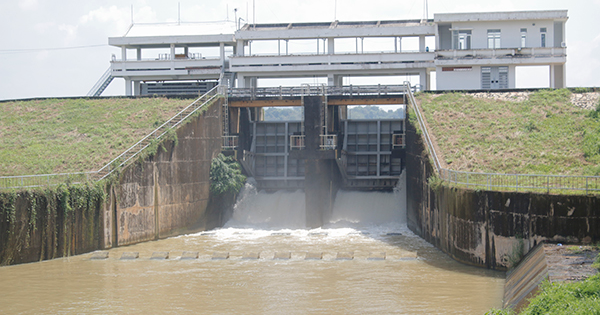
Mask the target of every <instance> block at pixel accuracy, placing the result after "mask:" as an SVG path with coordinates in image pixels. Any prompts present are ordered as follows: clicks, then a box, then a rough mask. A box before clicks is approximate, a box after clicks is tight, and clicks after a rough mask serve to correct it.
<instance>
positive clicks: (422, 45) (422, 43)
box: [419, 35, 425, 52]
mask: <svg viewBox="0 0 600 315" xmlns="http://www.w3.org/2000/svg"><path fill="white" fill-rule="evenodd" d="M419 52H425V35H419Z"/></svg>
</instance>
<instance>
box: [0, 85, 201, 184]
mask: <svg viewBox="0 0 600 315" xmlns="http://www.w3.org/2000/svg"><path fill="white" fill-rule="evenodd" d="M191 102H192V100H190V99H167V98H158V97H157V98H138V99H129V98H109V99H46V100H34V101H15V102H4V103H0V148H1V149H0V176H9V175H29V174H48V173H64V172H79V171H92V170H98V169H99V168H100V167H102V166H103V165H104V164H105V163H108V162H109V161H110V160H112V159H113V158H115V157H116V156H118V155H119V154H120V153H122V152H123V151H124V150H126V149H127V148H129V147H130V146H131V145H133V144H135V143H136V142H137V141H138V140H140V139H141V138H142V137H144V136H145V135H146V134H147V133H149V132H150V131H152V130H153V129H155V128H156V127H158V126H160V125H161V124H162V123H163V122H165V121H166V120H167V119H169V118H170V117H171V116H173V115H174V114H175V113H177V112H178V111H180V110H181V109H183V108H184V107H185V106H187V105H189V104H190V103H191Z"/></svg>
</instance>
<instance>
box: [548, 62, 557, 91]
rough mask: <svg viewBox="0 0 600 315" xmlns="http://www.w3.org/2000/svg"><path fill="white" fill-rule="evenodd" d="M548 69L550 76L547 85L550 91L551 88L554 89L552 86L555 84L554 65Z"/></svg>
mask: <svg viewBox="0 0 600 315" xmlns="http://www.w3.org/2000/svg"><path fill="white" fill-rule="evenodd" d="M549 67H550V75H549V77H550V83H549V86H550V88H551V89H553V88H555V87H556V86H554V84H555V80H554V65H550V66H549Z"/></svg>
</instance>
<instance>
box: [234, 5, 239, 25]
mask: <svg viewBox="0 0 600 315" xmlns="http://www.w3.org/2000/svg"><path fill="white" fill-rule="evenodd" d="M233 12H234V13H235V17H234V19H235V21H234V22H235V25H236V26H237V28H236V29H238V30H239V29H240V26H239V22H238V18H237V8H234V9H233Z"/></svg>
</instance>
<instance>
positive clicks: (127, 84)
mask: <svg viewBox="0 0 600 315" xmlns="http://www.w3.org/2000/svg"><path fill="white" fill-rule="evenodd" d="M125 95H127V96H131V95H132V92H131V80H130V79H125Z"/></svg>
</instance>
